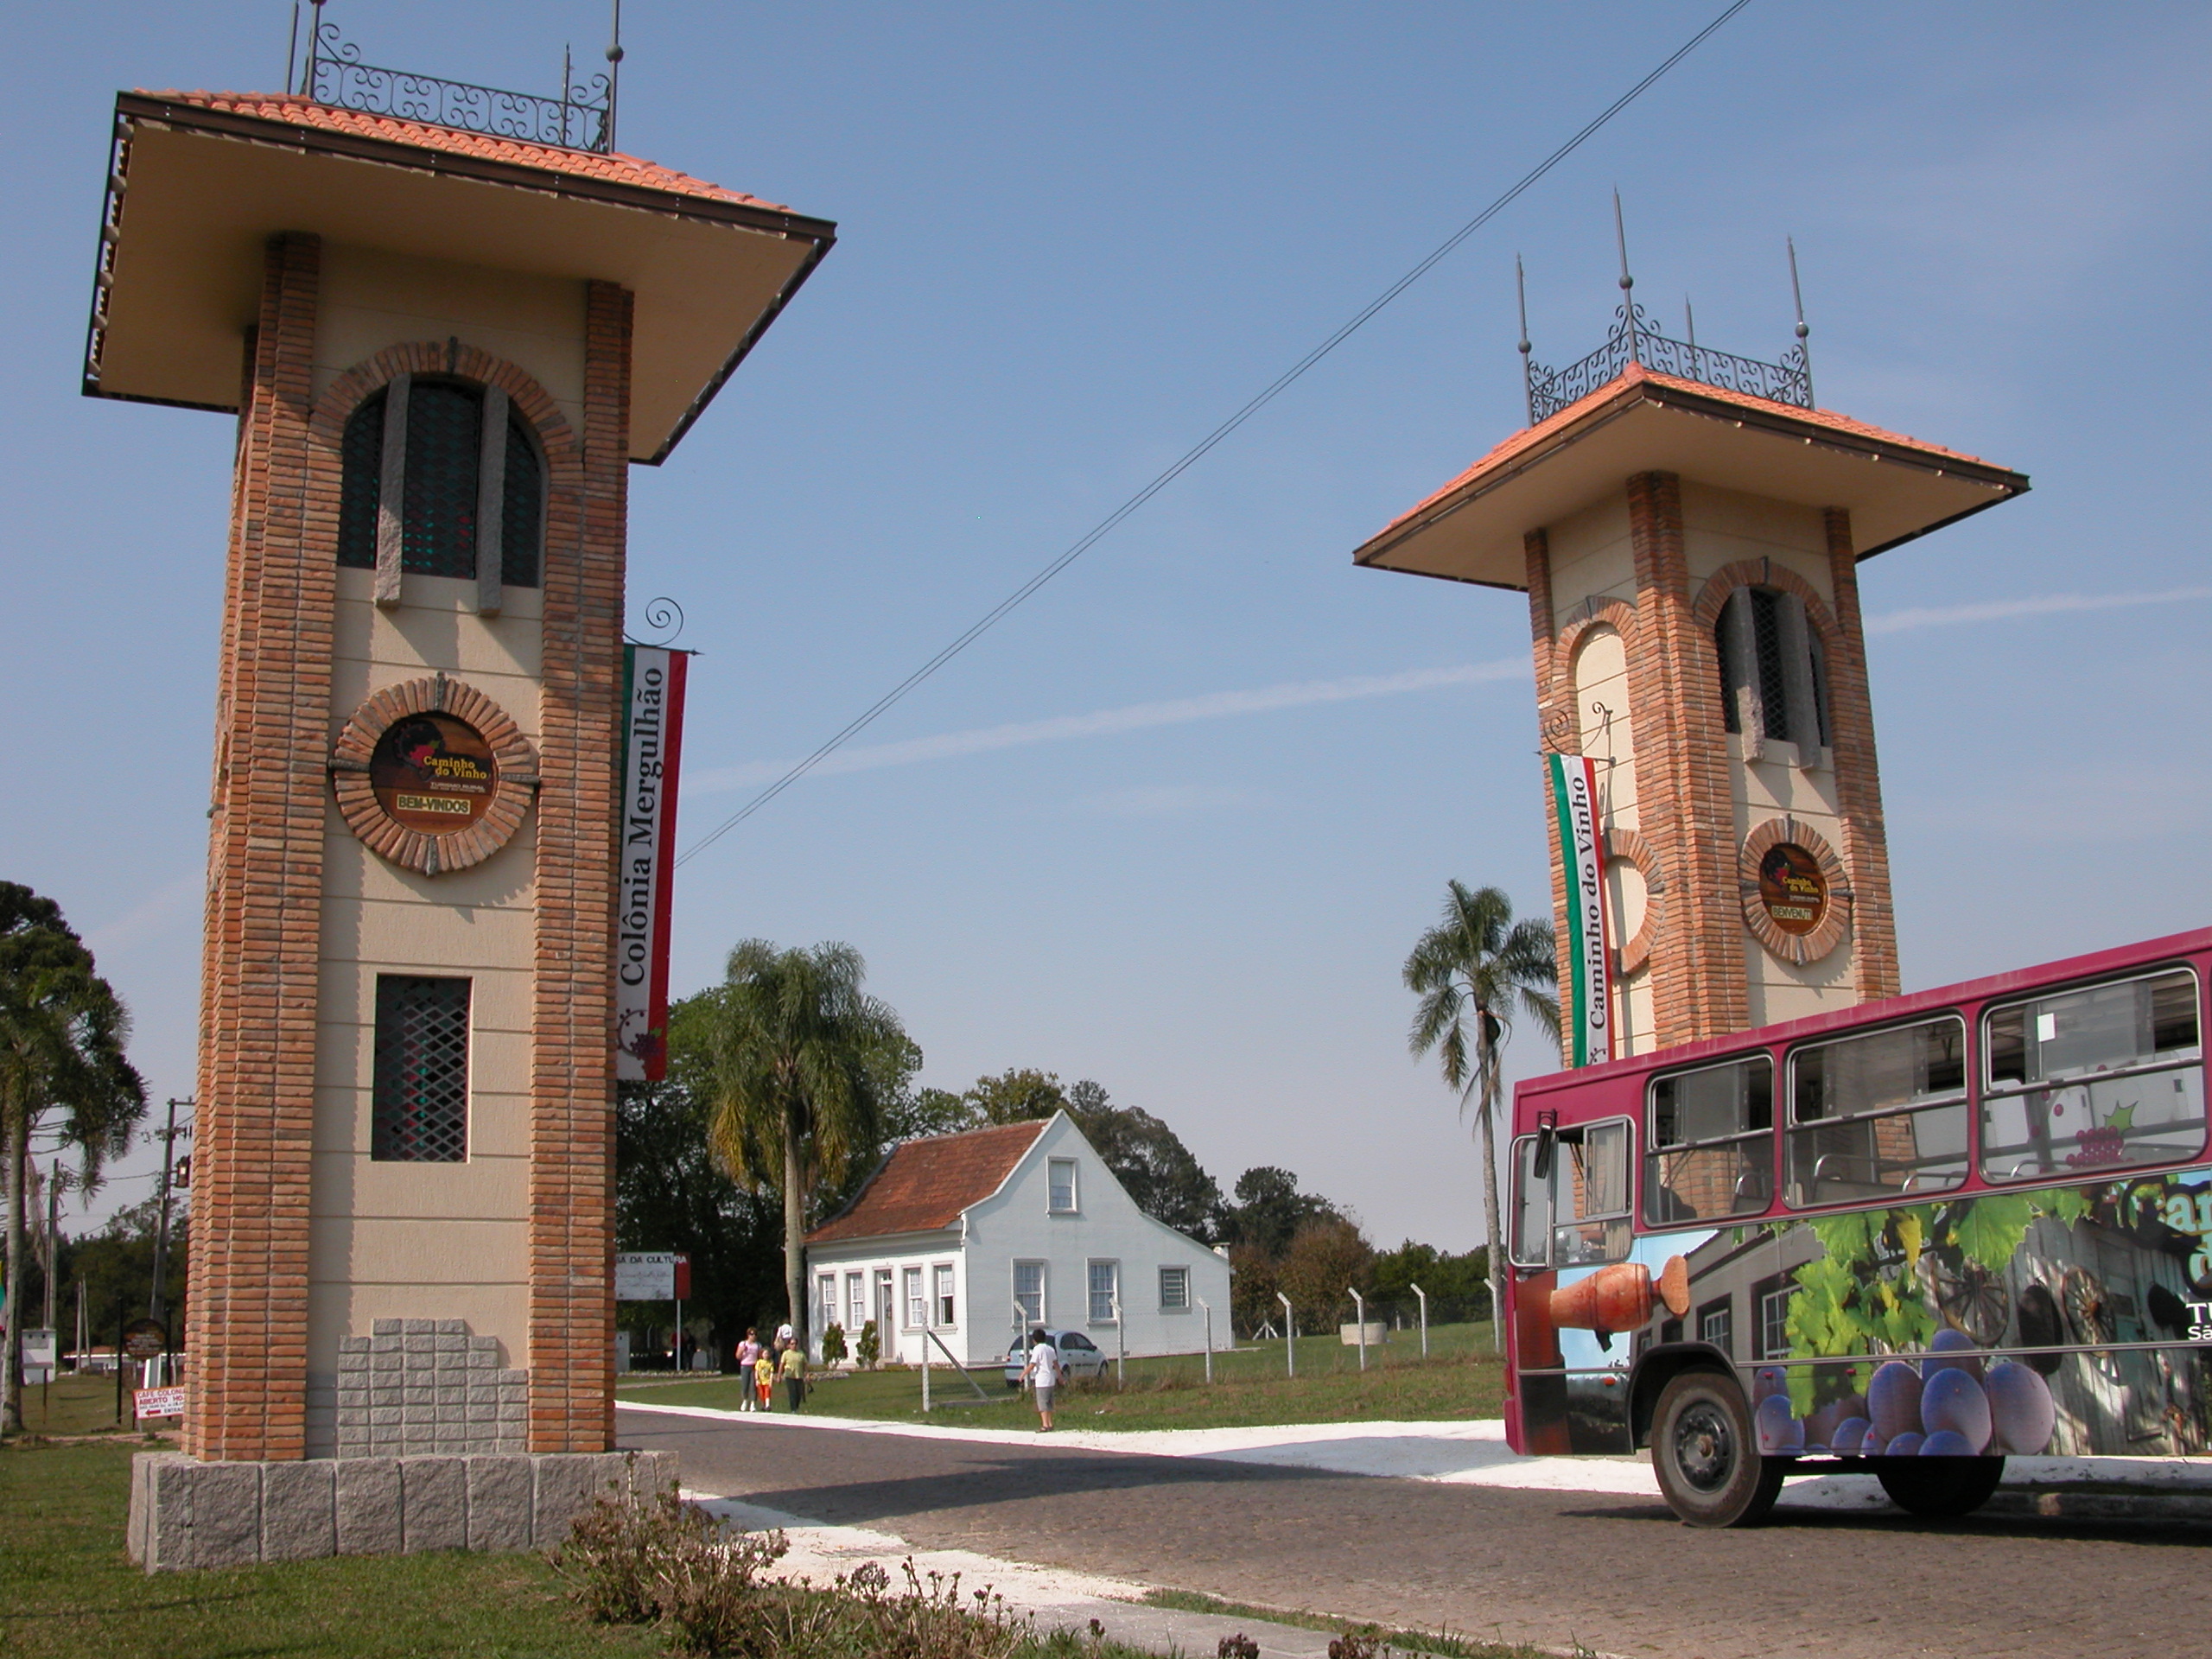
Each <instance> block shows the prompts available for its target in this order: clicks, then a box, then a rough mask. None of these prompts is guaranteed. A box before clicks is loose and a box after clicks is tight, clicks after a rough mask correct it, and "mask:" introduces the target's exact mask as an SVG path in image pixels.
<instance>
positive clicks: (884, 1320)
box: [875, 1268, 899, 1359]
mask: <svg viewBox="0 0 2212 1659" xmlns="http://www.w3.org/2000/svg"><path fill="white" fill-rule="evenodd" d="M875 1340H876V1346H877V1351H878V1352H880V1354H881V1355H882V1356H883V1357H884V1358H886V1359H897V1358H898V1357H899V1304H898V1303H897V1302H896V1301H894V1300H893V1299H892V1292H891V1269H890V1268H877V1269H876V1270H875Z"/></svg>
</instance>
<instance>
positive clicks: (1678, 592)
mask: <svg viewBox="0 0 2212 1659" xmlns="http://www.w3.org/2000/svg"><path fill="white" fill-rule="evenodd" d="M1628 505H1629V536H1630V544H1631V546H1632V549H1633V551H1634V555H1635V563H1636V593H1637V601H1636V602H1637V617H1638V619H1639V628H1640V631H1641V632H1642V633H1643V639H1644V642H1645V645H1644V649H1643V650H1642V651H1640V652H1637V653H1636V654H1635V655H1634V656H1633V657H1631V658H1630V662H1629V701H1630V706H1631V707H1633V708H1634V709H1635V710H1636V715H1637V769H1638V777H1639V779H1640V780H1641V786H1640V787H1639V789H1638V791H1637V795H1638V802H1639V805H1638V812H1639V816H1640V817H1641V820H1642V834H1643V837H1644V839H1645V840H1646V841H1647V842H1650V843H1651V844H1652V845H1653V846H1655V847H1656V849H1658V854H1659V859H1660V861H1661V863H1662V866H1663V867H1664V868H1666V870H1667V871H1668V885H1669V893H1668V902H1667V904H1666V906H1665V907H1664V909H1663V910H1662V912H1661V914H1660V917H1659V928H1658V938H1659V939H1661V940H1662V941H1663V942H1664V943H1663V945H1655V948H1654V949H1653V950H1652V957H1651V959H1652V963H1653V970H1654V971H1653V980H1652V1002H1653V1009H1652V1013H1653V1019H1654V1020H1655V1021H1656V1025H1657V1027H1658V1042H1659V1046H1661V1047H1662V1048H1664V1047H1669V1046H1673V1045H1674V1044H1676V1043H1687V1042H1694V1041H1696V1040H1697V1039H1699V1038H1701V1037H1710V1036H1713V1035H1715V1034H1717V1033H1721V1032H1727V1031H1739V1030H1741V1029H1743V1027H1745V1026H1746V1025H1748V1024H1749V1023H1750V1003H1751V991H1750V987H1749V984H1748V982H1747V976H1746V973H1745V961H1744V949H1745V946H1744V930H1743V925H1742V922H1741V919H1740V918H1741V900H1740V899H1739V897H1738V893H1737V876H1736V847H1735V835H1734V822H1735V817H1734V810H1733V807H1732V804H1731V800H1730V795H1729V788H1728V774H1727V763H1728V751H1727V735H1726V729H1725V728H1724V725H1723V722H1722V716H1721V709H1720V703H1719V690H1718V687H1719V667H1718V665H1717V664H1715V662H1714V661H1713V645H1712V642H1711V641H1710V640H1709V639H1706V638H1705V637H1704V634H1703V632H1702V631H1701V630H1700V628H1699V627H1698V626H1697V624H1696V621H1695V619H1694V617H1693V616H1692V614H1691V608H1690V594H1689V570H1688V563H1687V562H1686V560H1685V558H1684V556H1683V550H1682V502H1681V480H1679V479H1678V478H1676V477H1675V474H1672V473H1638V474H1636V475H1635V476H1634V477H1632V478H1630V480H1629V481H1628ZM1647 757H1648V760H1647ZM1647 766H1649V770H1648V771H1647V770H1646V767H1647ZM1655 773H1656V777H1655V776H1654V774H1655ZM1654 785H1657V786H1654Z"/></svg>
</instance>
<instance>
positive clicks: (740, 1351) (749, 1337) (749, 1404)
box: [737, 1325, 760, 1411]
mask: <svg viewBox="0 0 2212 1659" xmlns="http://www.w3.org/2000/svg"><path fill="white" fill-rule="evenodd" d="M759 1358H760V1333H759V1332H757V1331H755V1330H754V1329H753V1326H751V1325H747V1326H746V1327H745V1340H744V1341H743V1342H741V1343H739V1344H737V1374H738V1376H740V1377H741V1378H742V1379H743V1380H744V1383H745V1392H744V1393H743V1394H742V1395H740V1396H739V1397H738V1402H737V1408H738V1409H739V1410H740V1411H751V1410H752V1409H753V1395H754V1393H755V1392H756V1390H755V1389H754V1388H753V1362H754V1361H755V1360H757V1359H759Z"/></svg>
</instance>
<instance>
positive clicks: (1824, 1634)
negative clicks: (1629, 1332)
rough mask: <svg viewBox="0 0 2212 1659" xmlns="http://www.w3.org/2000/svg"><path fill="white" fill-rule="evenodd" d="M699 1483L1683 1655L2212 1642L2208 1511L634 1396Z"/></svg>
mask: <svg viewBox="0 0 2212 1659" xmlns="http://www.w3.org/2000/svg"><path fill="white" fill-rule="evenodd" d="M620 1437H621V1443H622V1444H623V1445H625V1446H655V1447H665V1448H667V1449H670V1450H672V1451H675V1452H679V1453H681V1454H682V1457H683V1479H684V1484H685V1485H686V1486H688V1487H691V1488H693V1489H695V1490H700V1491H712V1492H715V1493H718V1494H722V1495H726V1496H730V1497H744V1498H745V1499H747V1501H749V1502H751V1503H759V1504H761V1505H764V1506H766V1507H768V1508H771V1509H775V1510H783V1511H785V1512H786V1513H788V1514H791V1515H795V1516H804V1517H806V1518H808V1519H810V1520H815V1521H821V1522H833V1523H838V1524H845V1525H861V1526H869V1527H874V1528H879V1529H882V1530H884V1531H887V1532H891V1533H895V1534H897V1535H899V1536H900V1537H903V1538H905V1539H906V1540H908V1541H910V1542H912V1543H914V1544H916V1545H918V1546H921V1547H925V1548H963V1549H972V1550H976V1551H979V1552H981V1553H982V1554H990V1555H996V1556H1001V1557H1011V1558H1014V1559H1017V1560H1027V1561H1035V1562H1039V1563H1040V1564H1044V1565H1047V1566H1053V1567H1073V1568H1077V1569H1081V1570H1084V1571H1088V1572H1094V1573H1108V1574H1112V1575H1114V1576H1116V1577H1120V1578H1124V1579H1133V1580H1141V1581H1143V1582H1146V1583H1151V1584H1158V1585H1163V1586H1176V1587H1179V1588H1183V1589H1190V1590H1202V1591H1206V1592H1211V1593H1212V1594H1214V1595H1218V1596H1226V1597H1230V1598H1233V1599H1238V1600H1244V1601H1254V1602H1261V1603H1265V1604H1268V1605H1276V1606H1283V1607H1300V1608H1307V1609H1311V1610H1313V1611H1323V1612H1328V1613H1333V1614H1343V1615H1345V1616H1347V1617H1351V1618H1363V1619H1375V1620H1379V1621H1386V1622H1390V1623H1395V1624H1405V1625H1419V1626H1422V1627H1425V1628H1427V1629H1432V1630H1433V1629H1435V1628H1437V1627H1439V1626H1440V1625H1448V1626H1449V1627H1450V1628H1452V1629H1453V1630H1462V1631H1465V1632H1468V1633H1470V1634H1473V1635H1478V1636H1491V1635H1497V1636H1503V1637H1506V1638H1509V1639H1511V1640H1515V1641H1526V1642H1535V1643H1542V1644H1544V1645H1547V1646H1556V1647H1564V1646H1565V1645H1567V1643H1568V1642H1569V1641H1571V1640H1580V1641H1581V1642H1584V1643H1587V1644H1588V1645H1590V1646H1591V1647H1593V1648H1596V1649H1599V1650H1601V1651H1604V1652H1607V1653H1614V1654H1623V1655H1643V1654H1656V1655H1664V1656H1666V1659H1770V1656H1804V1659H1904V1656H1919V1655H1928V1656H1937V1659H1985V1656H1986V1659H2041V1656H2053V1659H2056V1656H2064V1659H2076V1656H2081V1655H2085V1654H2086V1655H2095V1656H2097V1659H2133V1656H2143V1659H2151V1656H2157V1659H2179V1656H2183V1655H2188V1654H2197V1653H2208V1652H2212V1526H2204V1525H2198V1524H2193V1523H2190V1522H2172V1521H2164V1522H2116V1523H2112V1524H2107V1525H2097V1526H2090V1525H2083V1524H2079V1523H2062V1522H2050V1521H2037V1520H2029V1519H2019V1520H1975V1521H1968V1522H1951V1523H1947V1524H1945V1525H1943V1526H1941V1527H1937V1526H1932V1525H1922V1524H1918V1523H1915V1522H1909V1521H1901V1520H1898V1519H1896V1518H1891V1517H1885V1518H1880V1519H1875V1518H1869V1517H1863V1516H1848V1515H1841V1514H1829V1513H1821V1512H1817V1511H1798V1512H1796V1513H1790V1514H1788V1515H1786V1516H1785V1517H1784V1518H1783V1519H1781V1520H1780V1521H1778V1522H1777V1523H1775V1524H1772V1525H1769V1526H1767V1527H1764V1528H1761V1529H1757V1530H1754V1531H1747V1532H1699V1531H1693V1530H1691V1529H1688V1528H1686V1527H1683V1526H1681V1525H1680V1524H1679V1523H1677V1522H1675V1519H1674V1517H1673V1516H1671V1515H1670V1514H1669V1512H1668V1511H1667V1510H1666V1509H1665V1508H1664V1506H1663V1505H1661V1504H1659V1503H1656V1502H1647V1501H1642V1500H1637V1499H1627V1498H1621V1497H1612V1496H1607V1495H1601V1494H1594V1493H1576V1492H1530V1491H1500V1490H1496V1489H1491V1488H1481V1487H1470V1486H1453V1485H1442V1484H1434V1483H1431V1482H1423V1481H1414V1480H1390V1479H1379V1478H1370V1477H1362V1476H1349V1475H1332V1474H1315V1473H1308V1472H1304V1471H1297V1470H1287V1469H1281V1468H1272V1467H1266V1466H1262V1465H1251V1464H1235V1463H1222V1462H1213V1461H1210V1460H1205V1459H1190V1458H1152V1457H1136V1456H1131V1455H1128V1454H1126V1453H1116V1452H1079V1451H1072V1450H1067V1449H1064V1448H1060V1447H1056V1446H1052V1445H1050V1444H1039V1445H1038V1446H1034V1447H1030V1446H991V1445H978V1444H976V1443H972V1442H963V1441H949V1440H923V1439H918V1438H912V1437H908V1436H902V1435H893V1434H872V1433H868V1434H864V1433H842V1432H835V1431H808V1430H804V1429H800V1428H796V1427H794V1428H788V1429H786V1428H782V1427H775V1426H771V1425H763V1424H746V1423H734V1424H724V1423H715V1422H705V1421H683V1420H679V1419H671V1418H668V1417H661V1416H654V1415H650V1414H642V1413H624V1414H622V1415H621V1417H620Z"/></svg>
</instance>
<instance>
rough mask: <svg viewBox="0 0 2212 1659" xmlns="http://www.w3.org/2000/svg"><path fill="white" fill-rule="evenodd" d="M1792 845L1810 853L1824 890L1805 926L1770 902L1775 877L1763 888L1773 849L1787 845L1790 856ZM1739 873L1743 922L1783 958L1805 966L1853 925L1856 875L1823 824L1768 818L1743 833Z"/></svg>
mask: <svg viewBox="0 0 2212 1659" xmlns="http://www.w3.org/2000/svg"><path fill="white" fill-rule="evenodd" d="M1777 849H1783V855H1784V860H1785V861H1786V860H1787V857H1788V850H1787V849H1802V852H1804V853H1807V854H1809V855H1811V862H1812V864H1813V866H1814V867H1815V871H1816V872H1817V874H1816V878H1815V879H1816V880H1817V882H1818V884H1819V887H1820V890H1821V898H1820V899H1819V900H1818V902H1816V903H1808V905H1807V906H1805V908H1808V909H1810V910H1812V911H1814V912H1816V913H1815V914H1813V915H1811V916H1810V917H1808V918H1807V921H1808V925H1807V926H1806V927H1805V928H1804V931H1796V928H1795V927H1794V926H1791V925H1784V924H1783V922H1780V921H1777V919H1776V916H1775V910H1776V906H1773V905H1772V904H1770V902H1769V900H1770V898H1771V897H1772V896H1773V895H1772V893H1771V891H1770V888H1771V885H1772V884H1771V881H1770V882H1769V883H1768V884H1767V888H1766V889H1763V887H1762V884H1761V880H1760V876H1761V874H1762V872H1763V870H1764V868H1765V867H1766V865H1767V863H1768V858H1769V855H1771V854H1775V853H1777ZM1736 876H1737V883H1738V887H1739V889H1740V890H1741V892H1742V894H1743V904H1744V925H1745V927H1747V928H1749V929H1750V930H1751V937H1752V938H1755V939H1757V940H1758V942H1759V943H1760V944H1763V945H1764V946H1765V947H1766V948H1767V950H1769V951H1770V952H1771V953H1773V955H1775V956H1776V957H1779V958H1780V959H1781V960H1782V961H1783V962H1787V963H1795V964H1796V966H1798V967H1800V968H1802V967H1803V966H1805V965H1806V963H1813V962H1818V961H1819V960H1820V959H1821V957H1825V956H1827V954H1828V952H1829V951H1831V950H1834V949H1835V948H1836V946H1838V945H1839V944H1842V943H1843V940H1844V936H1845V935H1846V934H1847V933H1848V932H1849V931H1851V912H1852V891H1851V879H1850V877H1849V876H1848V875H1847V874H1845V873H1844V868H1843V861H1842V860H1841V859H1840V858H1838V857H1837V856H1836V855H1835V849H1834V848H1833V847H1830V846H1829V845H1828V843H1827V842H1826V841H1825V840H1823V839H1822V838H1821V834H1820V832H1819V831H1818V830H1816V829H1814V828H1813V827H1812V826H1811V825H1810V824H1808V823H1801V822H1800V821H1799V820H1797V819H1796V818H1793V817H1789V815H1788V814H1787V813H1785V814H1783V816H1782V817H1778V818H1769V819H1768V820H1767V821H1766V822H1765V823H1762V824H1760V825H1759V826H1758V828H1757V829H1754V830H1752V831H1751V834H1750V835H1748V836H1745V837H1744V844H1743V846H1742V848H1741V849H1739V850H1738V853H1737V855H1736Z"/></svg>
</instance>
